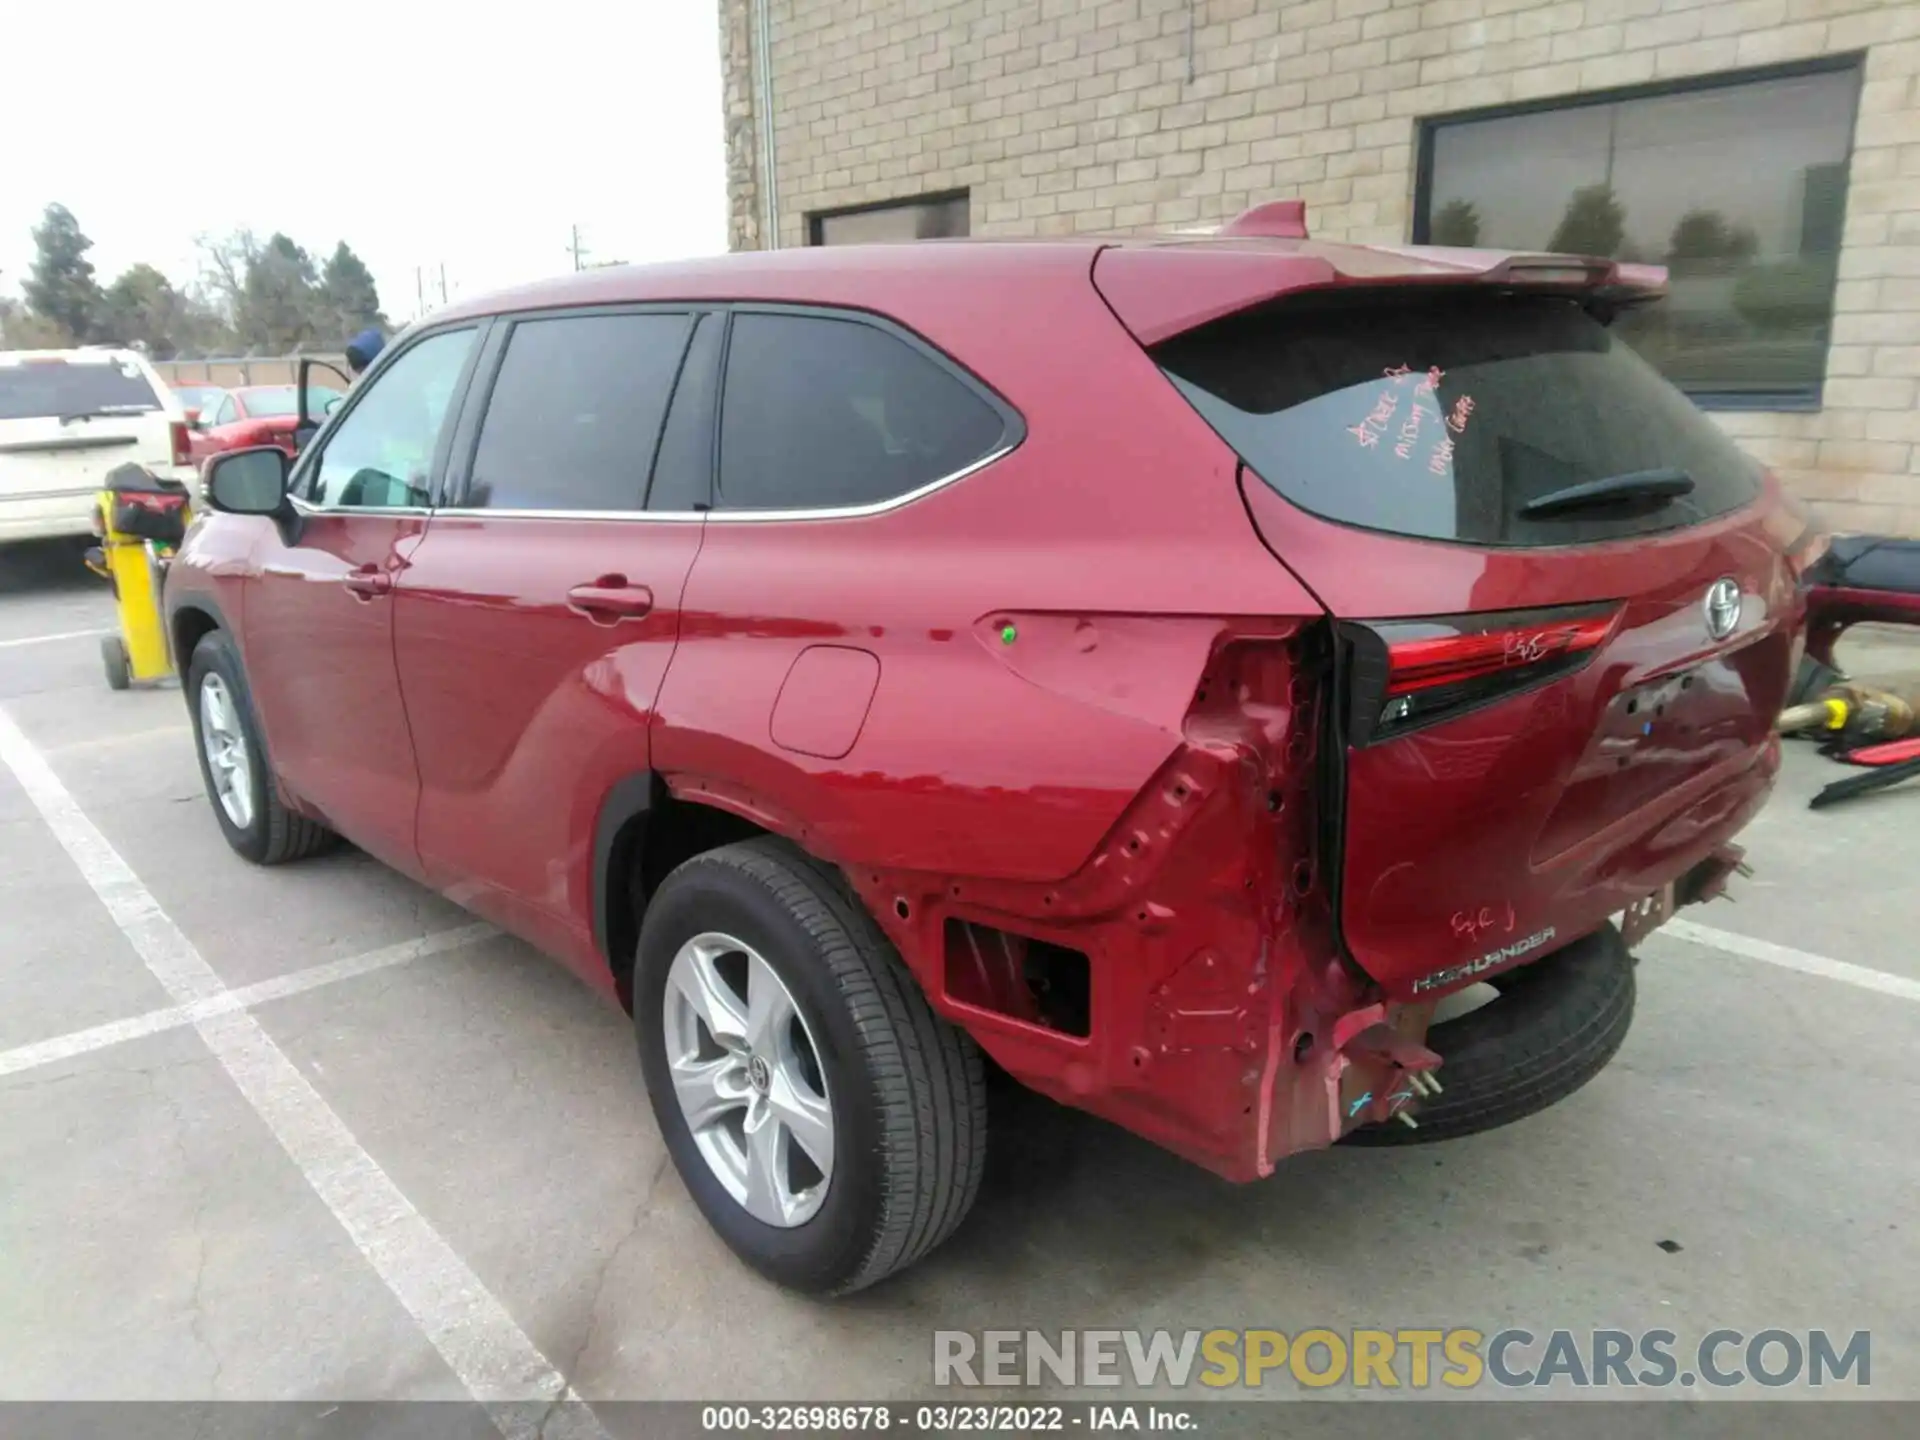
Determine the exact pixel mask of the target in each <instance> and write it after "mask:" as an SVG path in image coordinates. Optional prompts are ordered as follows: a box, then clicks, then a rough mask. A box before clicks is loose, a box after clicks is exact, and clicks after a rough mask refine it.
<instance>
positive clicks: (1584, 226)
mask: <svg viewBox="0 0 1920 1440" xmlns="http://www.w3.org/2000/svg"><path fill="white" fill-rule="evenodd" d="M1626 236H1627V211H1626V207H1625V206H1624V205H1622V204H1621V203H1620V201H1619V199H1618V197H1616V196H1615V195H1614V193H1613V187H1612V186H1611V185H1583V186H1581V187H1580V188H1579V189H1578V190H1576V191H1574V192H1573V195H1572V196H1571V197H1570V198H1569V199H1568V201H1567V208H1566V209H1565V210H1564V211H1562V212H1561V215H1560V223H1559V224H1558V225H1557V226H1555V227H1554V231H1553V238H1552V239H1551V240H1549V241H1547V249H1549V250H1551V251H1553V252H1555V253H1556V254H1560V255H1600V256H1610V255H1612V254H1613V253H1614V252H1615V251H1616V250H1618V249H1619V248H1620V242H1621V241H1622V240H1624V239H1626Z"/></svg>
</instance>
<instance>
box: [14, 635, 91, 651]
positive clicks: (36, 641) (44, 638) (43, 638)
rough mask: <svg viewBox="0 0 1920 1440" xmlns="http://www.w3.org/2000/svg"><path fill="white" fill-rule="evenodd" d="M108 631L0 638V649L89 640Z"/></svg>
mask: <svg viewBox="0 0 1920 1440" xmlns="http://www.w3.org/2000/svg"><path fill="white" fill-rule="evenodd" d="M110 633H111V632H110V631H106V630H62V631H60V632H59V633H58V634H55V635H23V636H22V637H21V638H20V639H18V640H0V650H11V649H13V648H14V647H15V646H17V645H51V644H52V643H53V642H54V641H55V640H91V639H93V638H94V637H95V636H96V635H106V634H110Z"/></svg>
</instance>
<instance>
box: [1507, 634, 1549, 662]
mask: <svg viewBox="0 0 1920 1440" xmlns="http://www.w3.org/2000/svg"><path fill="white" fill-rule="evenodd" d="M1547 638H1548V637H1547V636H1546V635H1544V634H1535V635H1509V636H1507V639H1506V645H1505V649H1506V655H1505V660H1506V663H1507V664H1509V665H1531V664H1533V663H1534V662H1535V661H1536V660H1544V659H1546V658H1547V656H1548V654H1549V653H1550V651H1549V650H1548V647H1547Z"/></svg>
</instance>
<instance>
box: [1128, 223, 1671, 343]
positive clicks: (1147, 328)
mask: <svg viewBox="0 0 1920 1440" xmlns="http://www.w3.org/2000/svg"><path fill="white" fill-rule="evenodd" d="M1287 218H1288V219H1289V220H1291V219H1292V218H1293V217H1291V216H1288V217H1287ZM1236 223H1237V222H1236ZM1093 282H1094V287H1095V288H1096V289H1097V290H1099V292H1100V294H1101V296H1102V297H1103V298H1104V299H1105V300H1106V302H1107V304H1108V306H1110V307H1111V308H1112V310H1113V312H1114V314H1115V315H1116V316H1118V317H1119V319H1120V322H1121V323H1122V324H1123V325H1125V326H1126V327H1127V329H1128V330H1129V331H1131V332H1132V334H1133V336H1134V338H1135V339H1136V340H1138V341H1139V342H1140V343H1141V344H1142V345H1146V346H1152V345H1157V344H1159V343H1160V342H1161V341H1163V340H1168V339H1171V338H1172V337H1173V336H1175V335H1179V334H1182V333H1184V332H1185V331H1188V330H1192V329H1196V328H1197V327H1199V326H1201V325H1204V324H1206V323H1207V322H1209V321H1211V320H1218V319H1221V318H1222V317H1224V316H1227V315H1231V314H1235V313H1236V312H1238V311H1241V310H1250V309H1252V308H1254V307H1255V306H1257V305H1263V304H1266V303H1268V302H1270V301H1273V300H1277V299H1280V298H1281V297H1282V296H1285V295H1288V294H1291V293H1293V292H1296V291H1307V290H1326V289H1336V288H1340V287H1344V286H1350V285H1351V286H1368V287H1379V286H1387V285H1421V286H1425V285H1462V284H1465V285H1491V286H1495V287H1498V288H1503V289H1515V290H1526V291H1529V292H1533V293H1542V292H1545V293H1564V294H1567V295H1568V296H1569V298H1577V299H1579V300H1580V301H1581V303H1582V304H1583V305H1585V306H1586V307H1587V309H1588V310H1589V311H1591V312H1592V314H1593V315H1594V318H1595V319H1597V320H1600V321H1601V322H1602V323H1608V322H1611V321H1612V320H1613V319H1614V317H1615V316H1617V315H1618V314H1619V313H1620V312H1621V311H1623V310H1627V309H1630V308H1633V307H1635V306H1639V305H1646V304H1651V303H1652V302H1654V301H1656V300H1659V299H1660V298H1662V297H1663V296H1664V295H1665V294H1666V293H1667V271H1666V267H1664V266H1661V265H1636V264H1629V263H1626V262H1623V261H1619V260H1608V259H1603V258H1600V257H1597V256H1586V255H1549V254H1513V253H1510V252H1508V251H1503V250H1461V249H1447V248H1442V247H1438V246H1390V245H1366V246H1359V245H1353V246H1349V245H1338V244H1326V243H1322V242H1317V241H1312V240H1293V239H1282V238H1278V237H1277V236H1272V234H1271V232H1268V233H1267V234H1258V233H1255V234H1249V233H1246V231H1244V230H1242V231H1238V232H1236V231H1234V230H1232V229H1231V228H1229V229H1228V230H1226V231H1222V232H1220V234H1219V236H1218V237H1217V238H1214V239H1197V240H1183V241H1179V242H1161V243H1153V242H1149V243H1146V244H1128V243H1124V242H1123V243H1121V244H1118V245H1111V246H1108V247H1107V248H1105V249H1103V250H1102V251H1101V252H1100V254H1099V255H1098V257H1097V258H1096V260H1095V262H1094V268H1093Z"/></svg>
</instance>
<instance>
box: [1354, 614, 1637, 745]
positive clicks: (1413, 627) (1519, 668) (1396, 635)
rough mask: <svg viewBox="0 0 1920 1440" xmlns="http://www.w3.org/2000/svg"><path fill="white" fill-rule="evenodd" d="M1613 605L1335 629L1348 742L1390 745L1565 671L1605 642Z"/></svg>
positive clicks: (1614, 618)
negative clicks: (1344, 654)
mask: <svg viewBox="0 0 1920 1440" xmlns="http://www.w3.org/2000/svg"><path fill="white" fill-rule="evenodd" d="M1619 620H1620V608H1619V607H1618V606H1617V605H1597V606H1595V605H1583V606H1576V607H1572V608H1567V609H1554V610H1528V611H1508V612H1506V613H1503V614H1498V615H1453V616H1444V617H1439V618H1436V619H1431V620H1384V621H1376V622H1374V623H1373V624H1371V625H1357V624H1345V625H1342V626H1341V627H1340V628H1341V631H1342V638H1343V639H1344V640H1345V641H1346V644H1347V646H1348V654H1349V656H1350V659H1351V678H1350V682H1349V696H1350V707H1349V714H1348V725H1347V738H1348V740H1349V742H1350V743H1352V744H1354V745H1369V744H1373V743H1375V742H1377V741H1381V740H1389V739H1392V738H1393V737H1394V736H1396V735H1403V734H1405V733H1407V732H1408V731H1410V730H1417V729H1420V728H1421V727H1423V726H1426V725H1431V724H1434V723H1436V722H1437V721H1440V720H1445V719H1450V718H1452V717H1454V716H1456V715H1460V714H1464V713H1465V712H1466V711H1469V710H1475V709H1478V708H1479V707H1480V706H1482V705H1487V704H1490V703H1492V702H1494V701H1496V700H1502V699H1505V698H1507V697H1509V696H1512V695H1516V694H1518V693H1520V692H1521V691H1524V690H1531V689H1533V688H1534V687H1535V686H1538V685H1544V684H1545V683H1547V682H1548V681H1549V680H1557V679H1558V678H1560V677H1561V676H1562V675H1568V674H1571V673H1572V672H1573V671H1575V670H1578V669H1579V668H1580V667H1581V666H1583V665H1585V664H1586V663H1587V661H1588V660H1590V659H1592V658H1593V655H1594V653H1595V652H1596V651H1598V650H1599V649H1600V647H1601V646H1603V645H1605V644H1606V643H1607V640H1608V638H1609V637H1610V636H1611V635H1612V634H1613V631H1614V627H1615V626H1616V625H1617V624H1618V623H1619Z"/></svg>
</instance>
